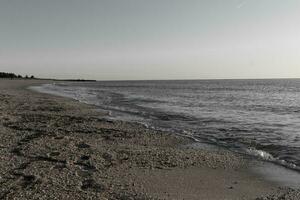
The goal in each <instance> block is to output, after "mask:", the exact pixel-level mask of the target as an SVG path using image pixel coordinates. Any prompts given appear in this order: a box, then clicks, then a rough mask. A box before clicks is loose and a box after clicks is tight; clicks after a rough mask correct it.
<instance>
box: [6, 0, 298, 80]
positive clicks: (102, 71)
mask: <svg viewBox="0 0 300 200" xmlns="http://www.w3.org/2000/svg"><path fill="white" fill-rule="evenodd" d="M0 71H10V72H16V73H21V74H26V73H28V74H34V75H36V76H39V77H54V78H91V79H99V80H102V79H103V80H104V79H105V80H107V79H189V78H192V79H201V78H205V79H211V78H276V77H277V78H280V77H289V78H292V77H299V78H300V1H299V0H0Z"/></svg>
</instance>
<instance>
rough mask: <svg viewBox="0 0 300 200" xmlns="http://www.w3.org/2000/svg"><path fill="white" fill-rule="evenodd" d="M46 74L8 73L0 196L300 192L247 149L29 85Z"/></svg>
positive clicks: (3, 84)
mask: <svg viewBox="0 0 300 200" xmlns="http://www.w3.org/2000/svg"><path fill="white" fill-rule="evenodd" d="M46 82H49V81H38V80H0V110H1V113H0V156H1V162H0V183H1V189H0V199H191V200H192V199H300V195H299V192H298V191H295V190H292V189H282V188H281V189H280V188H279V185H278V184H276V183H275V182H271V181H267V180H266V179H263V178H262V177H261V176H258V175H257V174H255V173H253V172H252V171H251V170H250V169H249V160H248V159H246V158H244V157H242V156H240V155H237V154H234V153H232V152H228V151H225V150H222V151H210V150H203V149H201V150H200V149H195V148H183V147H182V146H183V145H186V144H189V143H192V142H193V141H191V140H189V139H187V138H182V137H179V136H176V135H175V134H171V133H163V132H159V131H153V130H148V129H146V128H145V127H143V126H142V125H139V124H134V123H126V122H121V121H111V120H107V119H105V118H104V117H105V114H104V113H99V112H96V111H95V109H94V107H93V106H89V105H85V104H82V103H79V102H77V101H74V100H70V99H66V98H62V97H56V96H51V95H47V94H40V93H36V92H33V91H30V90H28V89H26V88H27V87H28V86H30V85H34V84H42V83H46ZM263 196H265V197H263ZM266 196H269V197H266ZM260 197H263V198H260Z"/></svg>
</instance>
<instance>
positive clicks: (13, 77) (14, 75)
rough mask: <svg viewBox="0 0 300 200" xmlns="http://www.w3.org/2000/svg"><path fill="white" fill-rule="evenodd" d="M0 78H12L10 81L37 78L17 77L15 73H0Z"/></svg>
mask: <svg viewBox="0 0 300 200" xmlns="http://www.w3.org/2000/svg"><path fill="white" fill-rule="evenodd" d="M0 78H10V79H22V78H24V79H34V78H35V77H34V76H33V75H31V76H28V75H26V76H24V77H23V76H21V75H16V74H14V73H6V72H0Z"/></svg>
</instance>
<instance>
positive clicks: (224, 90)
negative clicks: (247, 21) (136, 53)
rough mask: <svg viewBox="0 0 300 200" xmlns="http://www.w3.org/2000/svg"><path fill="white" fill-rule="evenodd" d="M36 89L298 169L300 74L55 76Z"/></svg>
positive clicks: (299, 152) (201, 141)
mask: <svg viewBox="0 0 300 200" xmlns="http://www.w3.org/2000/svg"><path fill="white" fill-rule="evenodd" d="M34 89H35V90H38V91H40V92H45V93H50V94H54V95H59V96H64V97H69V98H72V99H76V100H78V101H80V102H84V103H87V104H92V105H95V106H96V107H97V108H98V109H99V110H102V111H106V112H107V113H109V114H108V115H107V118H111V119H116V120H124V121H130V122H136V123H142V124H143V125H145V126H146V127H147V128H151V129H158V130H162V131H168V132H172V133H174V134H179V135H182V136H186V137H190V138H193V139H194V140H195V142H197V143H202V144H208V145H215V146H219V147H222V148H226V149H229V150H231V151H235V152H239V153H242V154H247V155H250V156H254V157H256V158H259V159H264V160H268V161H270V162H274V163H276V164H279V165H283V166H285V167H288V168H291V169H294V170H300V79H299V80H298V79H277V80H275V79H274V80H271V79H268V80H174V81H173V80H160V81H97V82H55V83H53V84H45V85H42V86H37V87H34Z"/></svg>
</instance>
